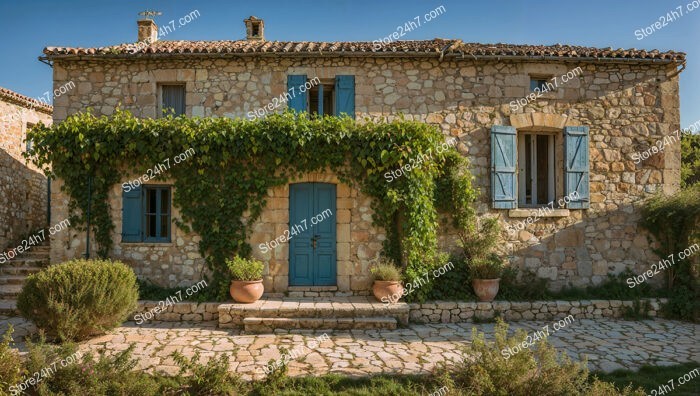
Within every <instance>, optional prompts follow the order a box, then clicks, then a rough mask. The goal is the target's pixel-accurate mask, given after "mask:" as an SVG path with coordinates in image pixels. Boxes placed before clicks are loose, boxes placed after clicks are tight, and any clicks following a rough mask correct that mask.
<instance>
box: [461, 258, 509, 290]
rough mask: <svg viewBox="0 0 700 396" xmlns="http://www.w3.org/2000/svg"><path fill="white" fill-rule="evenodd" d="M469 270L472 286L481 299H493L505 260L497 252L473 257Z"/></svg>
mask: <svg viewBox="0 0 700 396" xmlns="http://www.w3.org/2000/svg"><path fill="white" fill-rule="evenodd" d="M469 271H470V272H471V275H472V287H473V288H474V294H476V296H477V297H478V298H479V301H493V299H494V298H496V294H498V288H499V284H500V281H501V274H502V273H503V260H502V259H501V258H500V257H498V255H497V254H495V253H491V254H489V255H488V256H486V257H479V258H475V259H472V261H471V263H470V266H469Z"/></svg>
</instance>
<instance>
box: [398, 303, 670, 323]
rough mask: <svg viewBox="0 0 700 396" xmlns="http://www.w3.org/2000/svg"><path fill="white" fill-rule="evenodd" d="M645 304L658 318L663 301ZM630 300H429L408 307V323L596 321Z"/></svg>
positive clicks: (611, 315) (610, 315)
mask: <svg viewBox="0 0 700 396" xmlns="http://www.w3.org/2000/svg"><path fill="white" fill-rule="evenodd" d="M644 300H646V301H648V302H649V310H648V312H647V314H648V315H649V316H650V317H656V316H658V313H659V312H658V311H659V308H660V307H661V304H664V303H665V302H666V299H665V298H658V299H657V298H649V299H643V301H644ZM633 304H634V302H633V301H621V300H579V301H532V302H510V301H493V302H461V301H460V302H455V301H429V302H425V303H422V304H410V307H411V313H410V320H411V322H416V323H457V322H471V321H473V320H474V319H475V318H476V319H477V320H485V319H493V318H494V316H496V314H497V313H498V316H500V317H502V318H503V319H505V320H506V321H516V320H551V319H554V318H563V317H566V316H568V315H573V316H574V317H575V318H582V319H600V318H619V317H621V316H622V313H623V307H632V306H633Z"/></svg>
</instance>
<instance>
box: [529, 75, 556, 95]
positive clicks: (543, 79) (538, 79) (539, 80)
mask: <svg viewBox="0 0 700 396" xmlns="http://www.w3.org/2000/svg"><path fill="white" fill-rule="evenodd" d="M551 79H552V77H551V76H538V75H531V76H530V92H542V93H545V92H550V91H552V90H551V89H548V88H547V84H550V80H551ZM533 83H535V84H536V85H534V86H533Z"/></svg>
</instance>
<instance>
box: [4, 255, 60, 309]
mask: <svg viewBox="0 0 700 396" xmlns="http://www.w3.org/2000/svg"><path fill="white" fill-rule="evenodd" d="M49 257H50V246H49V244H48V242H46V243H45V244H42V245H36V246H32V247H31V249H29V250H28V251H26V252H24V253H23V254H21V255H20V256H18V257H15V258H13V259H12V260H10V261H9V262H6V263H4V264H0V315H8V314H15V313H16V310H17V301H16V300H17V295H19V292H20V291H21V290H22V285H23V284H24V279H25V278H26V277H27V276H29V275H31V274H33V273H36V272H39V271H40V270H41V269H42V268H44V267H46V266H48V265H49Z"/></svg>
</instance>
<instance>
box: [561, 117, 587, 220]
mask: <svg viewBox="0 0 700 396" xmlns="http://www.w3.org/2000/svg"><path fill="white" fill-rule="evenodd" d="M564 134H565V137H564V142H565V144H566V150H565V151H566V152H565V154H564V159H565V160H566V169H565V170H564V172H565V177H564V189H565V190H566V191H565V193H566V195H567V196H569V197H571V194H574V191H577V192H578V199H572V200H571V202H569V204H568V206H567V207H568V208H569V209H587V208H589V207H590V199H591V194H590V188H589V184H588V177H589V160H588V127H587V126H572V127H565V128H564ZM572 198H573V197H572Z"/></svg>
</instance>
